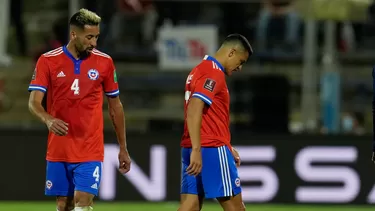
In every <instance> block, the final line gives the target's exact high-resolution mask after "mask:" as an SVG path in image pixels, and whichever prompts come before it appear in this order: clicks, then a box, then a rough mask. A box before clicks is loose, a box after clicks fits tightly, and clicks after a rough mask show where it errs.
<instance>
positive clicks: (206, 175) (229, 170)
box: [181, 146, 241, 198]
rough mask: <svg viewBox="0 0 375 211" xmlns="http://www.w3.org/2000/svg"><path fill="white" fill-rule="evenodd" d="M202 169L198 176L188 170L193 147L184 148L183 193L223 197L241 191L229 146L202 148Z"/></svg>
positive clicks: (206, 196)
mask: <svg viewBox="0 0 375 211" xmlns="http://www.w3.org/2000/svg"><path fill="white" fill-rule="evenodd" d="M201 152H202V171H201V173H200V174H199V175H198V176H196V177H195V176H191V175H189V174H188V173H187V172H186V169H187V167H188V166H189V164H190V154H191V148H182V179H181V194H194V195H201V196H204V197H205V198H221V197H230V196H235V195H237V194H239V193H241V184H240V178H239V176H238V171H237V167H236V163H235V160H234V157H233V155H232V153H231V151H230V150H229V148H228V147H227V146H221V147H212V148H206V147H204V148H202V149H201Z"/></svg>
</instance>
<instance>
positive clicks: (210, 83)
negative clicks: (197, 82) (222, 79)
mask: <svg viewBox="0 0 375 211" xmlns="http://www.w3.org/2000/svg"><path fill="white" fill-rule="evenodd" d="M215 85H216V81H214V80H212V79H210V78H207V79H206V82H204V85H203V88H205V89H207V90H208V91H210V92H213V91H214V89H215Z"/></svg>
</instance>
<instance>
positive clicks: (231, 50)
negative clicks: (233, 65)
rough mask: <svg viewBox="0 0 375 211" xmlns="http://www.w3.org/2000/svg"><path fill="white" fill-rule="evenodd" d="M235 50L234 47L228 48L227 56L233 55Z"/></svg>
mask: <svg viewBox="0 0 375 211" xmlns="http://www.w3.org/2000/svg"><path fill="white" fill-rule="evenodd" d="M235 52H236V49H234V48H231V49H230V51H229V54H228V56H229V57H232V56H234V53H235Z"/></svg>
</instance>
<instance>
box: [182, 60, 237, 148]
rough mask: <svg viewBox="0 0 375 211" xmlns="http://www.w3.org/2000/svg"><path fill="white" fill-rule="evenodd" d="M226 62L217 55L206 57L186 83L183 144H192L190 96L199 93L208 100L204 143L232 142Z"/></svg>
mask: <svg viewBox="0 0 375 211" xmlns="http://www.w3.org/2000/svg"><path fill="white" fill-rule="evenodd" d="M224 71H225V70H224V68H223V66H222V65H221V64H220V63H219V62H218V61H217V60H216V59H215V58H213V57H211V56H205V57H204V60H203V61H202V62H201V63H200V64H199V65H198V66H196V67H195V68H194V69H193V70H192V71H191V72H190V74H189V76H188V77H187V80H186V85H185V126H184V134H183V136H182V141H181V146H182V147H187V148H189V147H191V140H190V136H189V131H188V128H187V123H186V112H187V105H188V103H189V100H190V99H191V98H192V97H196V98H199V99H201V100H202V101H203V102H205V104H206V105H205V107H204V110H203V114H202V115H203V117H202V127H201V146H202V147H219V146H223V145H227V146H228V147H230V148H231V145H230V131H229V102H230V101H229V91H228V87H227V84H226V81H225V72H224Z"/></svg>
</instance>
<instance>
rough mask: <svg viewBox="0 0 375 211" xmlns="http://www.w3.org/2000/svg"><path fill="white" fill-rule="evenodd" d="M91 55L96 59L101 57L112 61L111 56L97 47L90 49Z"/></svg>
mask: <svg viewBox="0 0 375 211" xmlns="http://www.w3.org/2000/svg"><path fill="white" fill-rule="evenodd" d="M91 53H92V55H93V56H94V57H96V58H97V59H103V60H106V61H112V57H111V56H110V55H108V54H106V53H104V52H102V51H99V50H97V49H94V50H92V51H91Z"/></svg>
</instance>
